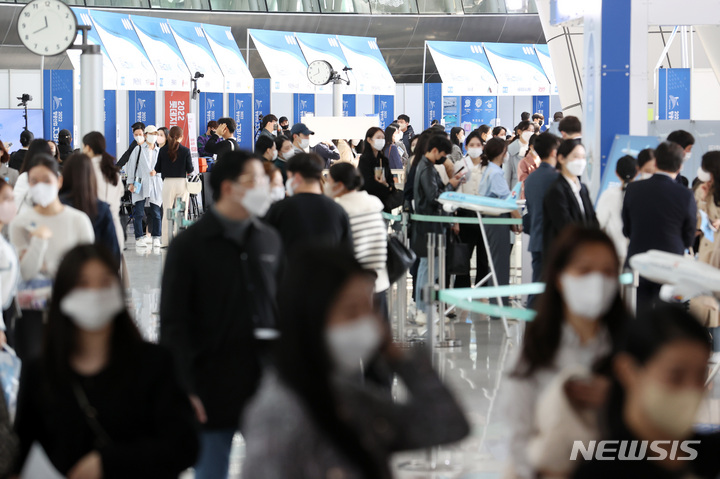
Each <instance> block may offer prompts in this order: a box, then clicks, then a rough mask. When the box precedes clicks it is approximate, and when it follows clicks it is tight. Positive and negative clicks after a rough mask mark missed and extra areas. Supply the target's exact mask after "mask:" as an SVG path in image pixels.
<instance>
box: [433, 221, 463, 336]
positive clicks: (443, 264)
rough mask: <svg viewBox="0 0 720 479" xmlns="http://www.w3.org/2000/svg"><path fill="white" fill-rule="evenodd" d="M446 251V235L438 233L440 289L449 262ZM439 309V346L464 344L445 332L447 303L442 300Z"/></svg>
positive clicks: (442, 287) (443, 283) (443, 287)
mask: <svg viewBox="0 0 720 479" xmlns="http://www.w3.org/2000/svg"><path fill="white" fill-rule="evenodd" d="M445 251H446V247H445V235H444V234H439V235H438V256H439V257H438V269H439V270H440V271H439V275H438V278H439V280H438V283H439V285H440V291H442V290H444V289H445V272H446V269H447V268H446V266H447V264H446V257H445ZM438 301H439V298H438ZM439 309H440V320H439V321H440V322H439V324H438V328H440V329H439V334H438V336H439V338H438V343H437V346H438V347H440V348H455V347H458V346H462V342H460V341H458V340H456V339H452V338H448V337H447V336H446V334H445V333H446V331H445V303H443V302H440V308H439Z"/></svg>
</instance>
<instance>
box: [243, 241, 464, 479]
mask: <svg viewBox="0 0 720 479" xmlns="http://www.w3.org/2000/svg"><path fill="white" fill-rule="evenodd" d="M374 285H375V277H374V274H373V273H372V272H369V271H367V270H366V269H364V268H363V267H362V266H361V265H360V264H359V263H358V262H357V261H356V260H355V258H354V257H353V255H352V253H351V252H350V251H344V250H338V249H327V248H322V249H321V248H314V249H310V250H306V251H304V252H303V254H299V255H298V256H297V257H296V261H295V262H293V263H291V264H290V266H289V270H288V272H287V274H286V277H285V282H284V285H283V286H281V287H280V288H279V291H280V292H281V293H280V298H279V301H278V305H279V307H280V313H279V327H280V333H281V334H280V340H279V344H278V347H277V348H276V349H275V351H276V352H277V355H276V360H275V363H274V364H275V365H276V370H275V371H271V372H268V373H266V374H265V376H264V378H263V380H262V384H261V386H260V388H259V390H258V393H257V394H256V396H255V398H254V399H253V401H252V403H251V404H250V405H249V406H248V408H247V409H246V411H245V414H244V419H243V422H242V425H241V429H242V430H243V435H244V437H245V439H246V441H247V453H246V458H245V461H244V464H243V477H252V478H254V479H271V478H272V479H275V478H279V477H282V478H284V479H311V478H320V477H332V476H333V475H334V474H335V473H334V472H333V471H334V470H335V471H342V475H343V477H346V478H363V479H389V478H390V477H392V473H391V471H390V466H389V459H390V455H391V454H392V453H393V452H396V451H401V450H406V449H418V448H422V447H429V446H432V445H437V444H444V443H448V442H454V441H458V440H460V439H462V438H463V437H464V436H465V435H466V434H467V433H468V424H467V422H466V420H465V418H464V417H463V413H462V411H461V410H460V408H459V407H458V404H457V403H456V402H455V400H454V399H453V397H452V395H451V394H450V392H449V391H448V390H447V389H446V388H445V386H443V384H442V382H441V381H440V379H439V378H438V376H437V375H436V374H435V372H434V371H433V369H432V367H431V365H430V362H429V358H427V357H425V356H424V354H418V355H417V356H415V357H413V358H411V357H408V356H406V355H405V354H403V353H402V352H400V351H399V350H398V349H397V348H396V347H395V346H394V345H393V343H392V340H391V337H390V334H389V330H388V329H387V328H385V327H383V325H382V323H381V322H380V320H379V319H378V318H377V317H376V316H375V315H374V314H373V300H372V297H373V289H374ZM378 356H379V357H382V358H383V359H384V360H385V361H387V363H388V365H389V366H390V368H391V369H392V370H393V371H394V372H395V373H397V374H398V376H399V377H400V379H401V380H402V381H403V383H404V384H405V385H406V387H407V389H408V391H409V394H410V396H411V398H412V399H411V400H410V401H408V402H407V403H405V404H396V403H394V402H393V401H392V399H391V398H390V397H388V396H387V394H384V393H382V392H379V391H378V390H377V387H376V386H375V385H374V384H372V383H366V384H365V385H364V386H363V385H361V383H360V382H359V379H360V378H361V377H362V369H363V365H367V364H368V363H369V362H370V361H371V360H372V359H374V358H376V357H378ZM378 424H382V427H378Z"/></svg>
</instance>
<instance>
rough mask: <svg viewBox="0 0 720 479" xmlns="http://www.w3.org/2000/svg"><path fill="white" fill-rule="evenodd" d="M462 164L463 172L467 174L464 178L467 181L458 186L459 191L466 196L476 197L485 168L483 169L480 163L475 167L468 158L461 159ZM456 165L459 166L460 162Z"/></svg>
mask: <svg viewBox="0 0 720 479" xmlns="http://www.w3.org/2000/svg"><path fill="white" fill-rule="evenodd" d="M463 162H464V165H465V170H463V172H468V174H467V175H466V176H465V177H466V178H467V181H466V182H465V183H463V184H462V185H460V191H461V192H462V193H465V194H466V195H477V194H478V191H480V180H482V175H483V171H484V169H485V168H483V166H482V164H481V163H478V164H477V165H476V164H474V163H473V161H472V159H470V157H469V156H466V157H465V158H463ZM458 164H460V162H458Z"/></svg>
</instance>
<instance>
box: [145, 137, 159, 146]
mask: <svg viewBox="0 0 720 479" xmlns="http://www.w3.org/2000/svg"><path fill="white" fill-rule="evenodd" d="M156 141H157V135H148V136H147V142H148V143H149V144H151V145H154V144H155V142H156Z"/></svg>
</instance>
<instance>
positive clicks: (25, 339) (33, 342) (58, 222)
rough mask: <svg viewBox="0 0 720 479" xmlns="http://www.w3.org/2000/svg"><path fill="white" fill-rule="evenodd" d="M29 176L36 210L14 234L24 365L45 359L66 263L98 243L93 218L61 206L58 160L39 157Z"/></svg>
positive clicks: (21, 218)
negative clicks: (47, 321)
mask: <svg viewBox="0 0 720 479" xmlns="http://www.w3.org/2000/svg"><path fill="white" fill-rule="evenodd" d="M46 144H47V142H46ZM27 175H28V181H29V184H30V190H29V194H28V196H29V197H30V198H31V199H32V202H33V204H34V205H35V206H34V207H32V208H28V209H25V210H23V211H22V212H20V213H19V214H18V215H17V217H15V219H14V220H13V221H12V223H10V228H9V230H10V242H11V243H12V245H13V246H14V247H15V249H16V250H17V252H18V256H19V257H20V274H21V276H22V280H23V281H24V283H23V284H21V285H20V292H19V293H18V300H19V301H18V302H19V304H20V308H21V309H22V321H16V322H15V349H16V351H17V353H18V356H20V357H21V358H22V359H31V358H33V357H36V356H38V355H39V354H40V350H41V345H42V335H43V327H44V326H43V324H44V313H45V312H46V311H47V301H48V298H49V296H50V292H51V288H52V283H53V278H54V277H55V272H56V271H57V268H58V265H59V264H60V260H61V259H62V257H63V256H64V255H65V253H67V252H68V251H69V250H71V249H72V248H74V247H75V246H77V245H79V244H88V243H94V242H95V233H94V231H93V227H92V223H91V222H90V219H89V218H88V216H87V215H86V214H85V213H83V212H82V211H78V210H76V209H75V208H72V207H70V206H65V205H63V204H62V203H61V202H60V199H59V198H58V190H59V182H60V172H59V171H58V163H57V161H55V159H54V158H53V157H52V156H50V155H44V154H39V155H35V156H34V157H33V158H32V159H31V160H30V165H29V170H28V172H27Z"/></svg>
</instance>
